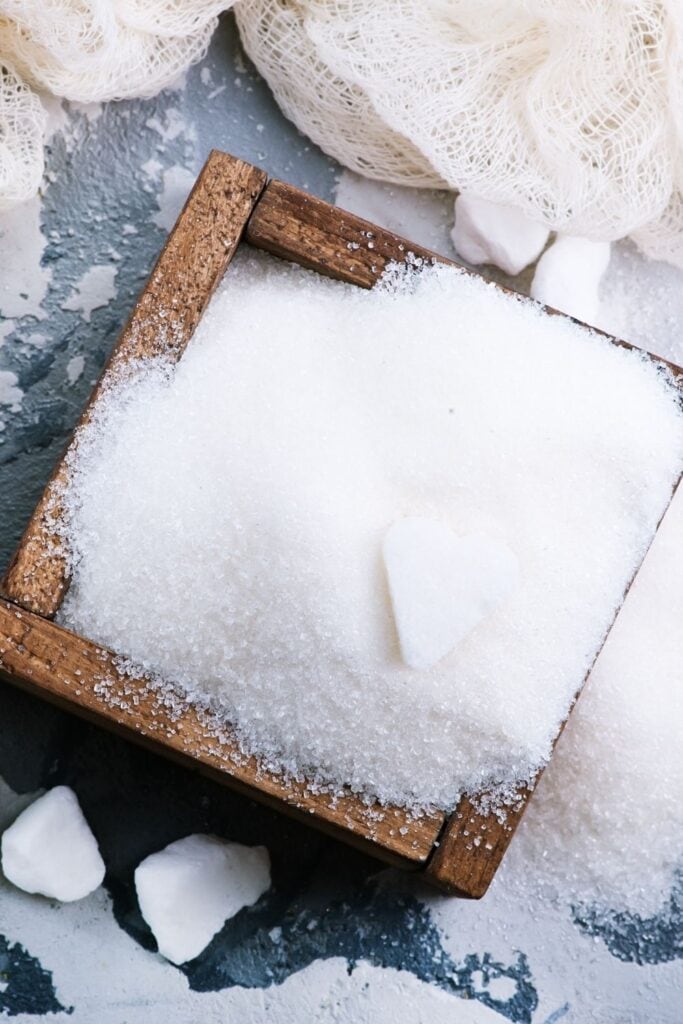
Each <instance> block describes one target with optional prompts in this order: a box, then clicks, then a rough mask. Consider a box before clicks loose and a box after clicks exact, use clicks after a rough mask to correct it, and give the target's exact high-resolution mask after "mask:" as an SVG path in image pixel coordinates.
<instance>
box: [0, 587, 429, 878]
mask: <svg viewBox="0 0 683 1024" xmlns="http://www.w3.org/2000/svg"><path fill="white" fill-rule="evenodd" d="M0 670H2V671H3V672H4V673H6V674H7V676H8V678H9V679H10V680H11V681H12V682H14V683H18V684H20V685H21V686H22V687H23V688H24V689H27V690H29V691H31V692H33V693H36V694H38V695H39V696H41V697H43V698H48V699H49V700H51V701H52V702H53V703H56V704H59V705H60V706H62V707H66V708H68V709H69V710H70V711H73V712H75V713H76V714H78V715H81V716H82V717H85V718H88V719H90V720H92V721H94V722H96V723H98V724H100V725H106V726H108V727H109V728H112V729H115V730H116V731H117V732H119V733H122V734H123V735H124V736H125V737H126V738H127V739H130V740H132V741H133V742H135V743H140V744H143V745H146V746H150V747H152V748H154V749H155V750H157V751H158V752H162V753H164V754H166V756H169V757H172V758H174V759H175V760H179V761H182V762H184V763H185V764H188V765H191V766H193V767H194V768H197V769H199V770H200V771H202V772H204V773H206V774H209V775H211V776H213V777H214V778H217V779H219V780H220V781H221V782H223V783H228V784H229V785H230V786H231V787H232V788H235V789H238V790H241V791H242V792H244V793H247V794H248V795H249V796H251V797H253V798H254V799H257V800H260V801H262V802H265V803H268V804H271V805H275V806H277V807H279V808H280V809H281V810H285V811H287V812H288V813H289V814H291V815H294V816H295V817H298V818H299V819H302V820H304V821H306V822H308V823H309V824H310V823H311V822H312V821H314V822H315V824H316V825H317V826H318V827H321V828H324V829H325V830H326V831H328V832H331V833H333V834H334V835H335V836H337V837H338V838H344V839H345V840H346V841H347V842H352V843H354V845H356V846H360V847H361V848H363V849H365V850H366V851H367V852H371V853H372V854H373V855H374V856H376V857H381V858H382V859H383V860H385V861H388V862H389V863H391V864H394V865H396V866H400V867H403V868H411V867H412V868H417V867H419V866H420V865H421V864H424V863H425V861H426V860H427V857H428V856H429V854H430V853H431V850H432V847H433V845H434V842H435V840H436V837H437V836H438V834H439V830H440V829H441V826H442V824H443V815H442V814H432V815H425V816H423V817H420V818H413V817H411V816H410V815H409V814H408V813H407V812H406V811H405V810H404V809H403V808H400V807H380V806H379V805H377V804H374V805H371V806H367V805H366V804H364V803H363V802H362V801H361V800H359V799H358V797H356V796H354V795H353V794H351V793H349V794H348V795H344V796H341V797H336V798H335V797H332V796H330V795H328V794H324V793H316V792H313V791H312V789H311V788H310V787H309V786H307V785H306V784H305V783H301V782H295V781H291V780H289V779H286V778H283V777H282V776H281V775H278V774H274V773H272V772H269V771H267V770H265V769H263V768H261V767H259V765H258V763H257V761H256V760H255V758H253V757H246V756H245V755H244V754H242V753H241V751H240V749H239V746H238V744H237V741H236V740H235V738H234V736H233V735H232V733H231V731H230V729H229V728H227V729H226V726H225V724H224V723H219V722H217V721H216V720H214V719H212V718H211V717H210V716H209V715H206V714H202V713H200V712H199V711H198V710H197V709H196V708H194V707H193V706H192V705H189V704H182V702H180V701H179V700H178V701H174V702H170V701H169V700H168V699H167V698H165V697H164V696H163V695H160V693H159V691H158V690H155V689H154V687H152V686H151V685H150V683H149V681H148V680H145V679H144V678H131V677H130V676H128V675H125V674H124V673H123V672H122V671H121V670H120V669H119V668H118V667H117V658H116V656H115V655H114V654H112V653H111V652H110V651H108V650H106V649H105V648H103V647H100V646H98V645H97V644H94V643H92V642H91V641H89V640H84V639H83V638H82V637H79V636H76V635H75V634H74V633H71V632H69V630H66V629H63V628H62V627H61V626H58V625H57V624H56V623H54V622H50V620H49V619H46V618H43V617H42V616H40V615H36V614H35V613H34V612H30V611H27V610H26V609H25V608H21V607H20V606H18V605H15V604H12V603H11V602H9V601H4V600H0Z"/></svg>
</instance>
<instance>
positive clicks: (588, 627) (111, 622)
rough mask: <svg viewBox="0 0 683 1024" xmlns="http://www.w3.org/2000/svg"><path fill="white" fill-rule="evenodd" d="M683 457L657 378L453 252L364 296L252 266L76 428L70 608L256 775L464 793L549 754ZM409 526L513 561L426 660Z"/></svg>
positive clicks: (682, 439) (446, 797)
mask: <svg viewBox="0 0 683 1024" xmlns="http://www.w3.org/2000/svg"><path fill="white" fill-rule="evenodd" d="M682 455H683V429H682V417H681V412H680V407H679V402H678V396H677V394H676V393H675V391H674V389H673V388H672V386H671V384H670V382H669V381H668V380H667V378H666V376H665V374H663V373H662V372H661V371H660V370H659V369H658V368H657V367H656V366H655V364H653V362H652V361H650V360H648V359H646V358H644V357H640V356H639V355H637V354H635V353H632V352H629V351H626V350H623V349H619V348H616V347H615V346H612V345H611V344H609V343H608V342H607V341H605V340H604V339H602V338H600V337H599V336H596V335H594V334H591V332H589V331H587V330H585V329H583V328H580V327H578V326H576V325H574V324H572V323H570V322H569V321H566V320H564V319H562V318H558V317H554V318H548V317H547V316H546V315H544V314H543V313H542V312H541V311H540V310H539V309H538V308H537V307H536V306H535V305H534V304H533V303H529V302H526V301H522V300H516V299H513V298H510V297H508V296H506V295H504V294H502V293H500V292H499V291H498V290H496V289H494V288H493V287H492V286H490V285H487V284H486V283H484V282H482V281H481V280H480V279H478V278H473V277H471V276H469V275H466V274H464V273H461V272H459V271H457V270H453V269H445V268H425V269H424V270H423V272H422V273H421V274H419V275H412V276H410V275H409V276H408V277H406V276H405V275H404V274H401V273H400V272H398V271H394V272H393V273H392V274H390V275H388V278H387V281H386V283H384V284H383V285H382V286H381V287H380V289H378V290H376V291H374V292H370V293H368V292H364V291H361V290H359V289H354V288H352V287H351V286H345V285H342V284H339V283H335V282H330V281H326V280H323V279H321V278H319V277H318V276H316V275H313V274H310V273H308V272H306V271H303V270H300V269H296V268H291V267H288V266H287V265H283V264H279V263H277V262H276V261H269V260H265V259H258V258H256V257H254V256H247V257H245V258H243V259H242V260H240V261H238V262H237V263H236V264H235V265H233V268H231V270H230V272H229V274H228V275H227V276H226V279H225V282H224V284H223V285H222V286H221V288H220V289H219V291H218V293H217V295H216V296H215V298H214V299H213V301H212V303H211V306H210V308H209V310H208V311H207V314H206V315H205V317H204V319H203V321H202V323H201V324H200V327H199V329H198V331H197V334H196V336H195V338H194V339H193V341H192V342H191V344H190V346H189V347H188V350H187V352H186V354H185V356H184V357H183V359H182V361H181V362H180V364H179V365H178V366H177V367H176V368H175V369H173V370H171V369H170V368H167V367H164V366H163V365H156V366H154V365H153V366H150V367H147V368H146V369H145V371H144V372H142V373H141V375H140V377H139V379H138V380H137V381H136V382H134V383H128V384H126V385H122V386H121V387H120V388H114V389H113V390H112V391H111V392H110V393H109V394H108V396H107V397H106V399H105V401H104V402H103V403H102V404H101V406H100V408H99V410H98V412H97V414H96V415H95V417H94V419H93V421H92V424H91V426H90V427H89V428H87V429H86V430H85V431H84V432H82V433H81V435H80V439H79V449H78V456H77V457H76V459H75V460H74V462H73V465H72V475H71V483H70V486H69V488H68V491H67V494H66V495H65V500H66V506H67V512H68V516H67V526H68V530H67V534H68V537H67V539H68V542H69V544H70V547H71V556H70V557H71V567H72V573H73V582H72V585H71V588H70V590H69V593H68V595H67V599H66V601H65V603H64V606H63V609H62V611H61V613H60V617H61V621H62V622H64V623H65V624H67V625H69V626H70V627H71V628H74V629H76V630H77V631H79V632H82V633H84V634H85V635H88V636H91V637H93V638H95V639H96V640H97V641H98V642H101V643H103V644H106V645H108V646H110V647H112V648H113V649H115V650H118V651H120V652H122V653H125V654H127V655H129V656H130V657H131V658H132V659H134V660H135V661H136V662H138V663H140V664H141V665H142V667H143V668H144V669H146V670H148V671H150V672H153V673H158V674H160V675H161V676H162V677H165V678H166V679H167V680H168V681H169V682H170V683H173V684H174V685H177V686H179V687H180V688H182V689H184V690H185V692H186V693H188V695H189V697H190V698H191V699H192V697H193V695H196V696H197V697H198V699H200V700H201V701H204V702H206V701H213V702H214V704H215V707H216V709H217V711H218V713H220V714H223V715H224V716H225V717H226V718H227V719H228V720H230V721H232V722H234V723H235V724H236V726H237V729H238V732H239V735H240V738H241V740H242V743H243V745H244V747H245V749H249V750H253V751H256V752H257V753H258V754H259V755H260V756H261V757H262V759H263V760H264V762H265V763H266V764H271V765H273V766H277V767H283V768H285V769H287V770H290V771H292V772H293V773H294V774H296V775H297V776H299V777H300V776H301V775H306V776H307V777H308V778H309V779H310V780H311V782H312V783H315V784H329V785H333V786H337V787H340V786H341V785H342V784H344V783H348V784H350V785H351V786H352V787H353V788H354V789H356V790H358V791H360V792H362V793H364V794H367V795H372V796H378V797H379V798H380V799H382V800H385V801H397V802H400V803H402V804H407V805H409V806H412V807H415V808H418V807H422V806H425V805H430V804H435V805H438V806H441V807H449V806H452V804H453V803H454V802H455V801H456V800H457V798H458V795H459V794H460V793H461V792H463V791H468V792H477V791H479V790H481V789H483V788H485V787H487V786H489V785H493V784H503V786H504V787H505V786H506V787H508V789H510V788H512V787H513V786H514V785H515V784H516V783H517V782H519V781H521V780H524V779H526V778H528V777H529V776H530V775H531V774H533V772H534V771H535V770H536V769H537V768H538V766H539V765H541V764H543V763H544V762H545V761H546V760H547V758H548V755H549V752H550V749H551V743H552V739H553V737H554V735H555V733H556V731H557V729H558V727H559V724H560V722H561V721H562V719H563V718H564V716H565V714H566V712H567V709H568V706H569V704H570V702H571V699H572V697H573V695H574V693H575V691H576V689H577V688H578V686H579V685H580V684H581V682H582V680H583V677H584V675H585V673H586V671H587V670H588V668H589V667H590V665H591V663H592V660H593V658H594V655H595V653H596V651H597V649H598V647H599V645H600V643H601V641H602V638H603V636H604V634H605V632H606V630H607V629H608V627H609V625H610V623H611V620H612V618H613V615H614V613H615V612H616V610H617V608H618V606H619V604H620V602H621V598H622V594H623V591H624V588H625V586H626V585H627V584H628V582H629V580H630V578H631V575H632V573H633V572H634V570H635V569H636V567H637V565H638V564H639V562H640V560H641V558H642V557H643V555H644V553H645V551H646V549H647V546H648V544H649V542H650V540H651V538H652V535H653V532H654V529H655V527H656V524H657V522H658V520H659V518H660V516H661V514H662V512H663V510H664V508H665V507H666V504H667V502H668V500H669V497H670V493H671V488H672V485H673V484H674V482H675V480H676V479H677V477H678V475H679V473H680V470H681V459H682ZM406 517H424V518H428V519H433V520H437V521H439V522H441V523H443V524H444V525H445V526H446V527H448V529H449V530H451V531H452V532H453V534H454V535H455V536H457V537H463V536H467V535H468V534H471V533H474V532H477V533H480V532H483V533H484V534H485V535H486V536H488V537H490V538H493V539H494V540H497V541H499V542H500V543H501V544H504V545H505V546H506V547H507V548H509V550H510V551H511V552H512V553H513V554H514V556H515V558H516V559H517V562H518V564H519V573H520V582H519V585H518V586H517V588H516V589H515V591H514V593H513V594H511V595H510V597H509V599H508V600H507V601H505V602H504V603H503V604H501V605H500V606H499V607H498V608H496V609H495V610H493V611H492V612H491V614H489V615H487V616H486V617H485V618H484V619H483V620H482V621H481V622H480V623H479V624H478V625H477V626H476V628H474V629H473V630H472V631H471V633H470V634H469V635H467V636H466V637H464V639H462V641H461V642H460V643H458V644H457V645H456V646H455V648H454V649H453V650H452V651H450V652H449V653H448V654H447V655H446V656H445V657H444V658H442V659H441V660H440V661H439V662H438V663H437V664H436V665H433V666H432V667H431V668H428V669H425V670H422V671H417V670H414V669H411V668H409V667H407V666H406V665H405V664H404V662H403V660H402V658H401V655H400V648H399V643H398V636H397V631H396V625H395V621H394V617H393V614H392V608H391V602H390V600H389V593H388V588H387V581H386V575H385V571H384V566H383V563H382V553H381V552H382V542H383V538H384V537H385V535H386V532H387V530H388V529H389V528H390V526H391V525H392V523H395V522H397V521H398V520H400V519H401V518H406Z"/></svg>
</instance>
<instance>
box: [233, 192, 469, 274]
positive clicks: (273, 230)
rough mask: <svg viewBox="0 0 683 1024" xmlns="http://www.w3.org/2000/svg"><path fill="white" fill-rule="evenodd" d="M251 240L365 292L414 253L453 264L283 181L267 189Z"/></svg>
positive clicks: (255, 216)
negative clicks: (386, 270) (388, 266)
mask: <svg viewBox="0 0 683 1024" xmlns="http://www.w3.org/2000/svg"><path fill="white" fill-rule="evenodd" d="M245 239H246V241H247V242H248V243H249V244H250V245H253V246H254V247H255V248H257V249H264V250H265V251H266V252H269V253H272V254H273V255H274V256H280V257H281V258H282V259H286V260H291V261H292V262H294V263H299V264H300V265H301V266H303V267H308V268H309V270H316V271H317V272H318V273H319V274H325V276H327V277H333V278H335V279H336V280H339V281H346V282H348V283H349V284H357V285H359V286H360V287H361V288H372V286H373V285H374V284H376V283H377V281H378V279H379V277H380V276H381V275H382V272H383V270H384V268H385V266H386V264H387V263H390V262H392V261H395V262H397V263H400V262H402V261H403V260H405V258H406V256H407V255H408V254H409V253H412V254H414V255H415V256H418V257H420V258H422V259H429V260H438V261H439V263H449V264H452V263H453V261H452V260H449V259H446V257H445V256H439V255H438V254H437V253H434V252H432V251H431V250H430V249H425V248H424V247H423V246H421V245H415V244H414V243H413V242H409V241H407V239H405V238H401V237H400V235H395V234H394V233H393V232H391V231H386V230H385V229H384V228H380V227H378V226H377V225H376V224H371V223H370V221H367V220H363V219H362V217H357V216H356V215H355V214H353V213H347V212H346V211H345V210H340V209H339V208H338V207H337V206H332V205H331V204H330V203H326V202H324V200H322V199H317V198H316V197H315V196H311V195H309V194H308V193H307V192H302V191H301V189H298V188H294V186H293V185H286V184H284V183H283V182H281V181H271V182H269V183H268V185H267V186H266V188H265V190H264V192H263V195H262V196H261V198H260V200H259V202H258V205H257V207H256V209H255V210H254V213H253V215H252V217H251V219H250V221H249V224H248V225H247V230H246V234H245Z"/></svg>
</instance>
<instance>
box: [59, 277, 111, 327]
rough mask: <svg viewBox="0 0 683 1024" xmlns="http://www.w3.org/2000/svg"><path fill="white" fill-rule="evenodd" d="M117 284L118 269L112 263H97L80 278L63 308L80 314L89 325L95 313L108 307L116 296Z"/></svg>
mask: <svg viewBox="0 0 683 1024" xmlns="http://www.w3.org/2000/svg"><path fill="white" fill-rule="evenodd" d="M115 282H116V267H114V266H112V265H111V264H110V263H101V264H98V263H96V264H95V265H94V266H93V267H90V268H89V269H88V270H86V271H85V273H84V274H83V275H82V276H81V277H80V278H79V280H78V281H77V282H76V285H75V288H74V290H73V291H72V293H71V295H70V296H69V297H68V299H66V300H65V301H64V302H63V303H62V306H61V308H62V309H68V310H74V311H75V312H79V313H80V314H81V316H82V317H83V319H84V320H85V322H86V323H89V322H90V317H91V314H92V313H93V311H94V310H96V309H101V308H102V306H106V305H108V304H109V303H110V302H111V300H112V299H113V298H114V296H115V295H116V283H115Z"/></svg>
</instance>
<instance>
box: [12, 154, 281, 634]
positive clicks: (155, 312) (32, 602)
mask: <svg viewBox="0 0 683 1024" xmlns="http://www.w3.org/2000/svg"><path fill="white" fill-rule="evenodd" d="M266 181H267V177H266V175H265V174H264V173H263V171H261V170H259V169H258V168H256V167H252V166H251V165H250V164H246V163H243V162H242V161H241V160H237V159H235V157H231V156H228V155H227V154H225V153H219V152H216V151H214V152H213V153H211V155H210V157H209V159H208V160H207V162H206V164H205V165H204V168H203V170H202V172H201V174H200V175H199V178H198V179H197V183H196V184H195V186H194V188H193V189H192V192H191V193H190V196H189V197H188V200H187V202H186V204H185V207H184V209H183V211H182V213H181V214H180V216H179V218H178V220H177V222H176V225H175V227H174V229H173V231H172V232H171V234H170V235H169V236H168V239H167V241H166V244H165V246H164V248H163V250H162V252H161V255H160V256H159V259H158V260H157V263H156V265H155V267H154V269H153V270H152V272H151V274H150V277H149V280H148V282H147V284H146V286H145V289H144V291H143V292H142V294H141V296H140V298H139V299H138V301H137V303H136V305H135V307H134V309H133V312H132V313H131V315H130V318H129V320H128V322H127V324H126V326H125V327H124V329H123V331H122V333H121V335H120V337H119V340H118V343H117V345H116V347H115V348H114V351H113V352H112V355H111V357H110V359H109V362H108V364H107V366H106V368H105V370H104V371H103V373H102V376H101V377H100V379H99V382H98V384H97V387H96V388H95V390H94V391H93V393H92V395H91V398H90V401H89V403H88V405H87V406H86V409H85V411H84V413H83V415H82V417H81V420H80V421H79V424H78V426H77V428H76V430H78V427H79V426H81V425H83V424H84V423H85V422H87V420H88V418H89V416H90V412H91V410H92V408H93V405H94V403H95V402H96V401H97V399H98V397H99V395H100V393H101V392H102V389H103V388H104V387H106V386H107V384H109V382H110V381H111V380H112V379H113V378H114V377H115V375H116V373H117V372H118V371H119V370H120V368H121V367H122V366H123V365H125V364H127V363H130V362H131V361H133V360H136V359H143V358H144V359H151V358H155V357H157V356H164V357H165V358H166V359H170V360H173V361H176V360H178V359H179V358H180V356H181V355H182V353H183V352H184V350H185V346H186V345H187V343H188V341H189V340H190V338H191V337H192V334H193V333H194V330H195V328H196V326H197V324H198V323H199V319H200V317H201V315H202V313H203V311H204V308H205V307H206V304H207V303H208V301H209V299H210V298H211V295H212V293H213V290H214V288H215V287H216V285H217V283H218V282H219V281H220V279H221V277H222V276H223V273H224V272H225V269H226V267H227V266H228V264H229V263H230V260H231V259H232V257H233V255H234V253H235V250H236V248H237V245H238V243H239V241H240V238H241V237H242V233H243V231H244V227H245V225H246V222H247V220H248V218H249V215H250V213H251V211H252V209H253V207H254V205H255V203H256V201H257V199H258V197H259V195H260V194H261V191H262V190H263V188H264V186H265V184H266ZM71 444H73V439H72V441H71ZM65 478H66V467H65V463H64V460H63V459H62V460H61V461H60V462H59V463H58V465H57V467H56V469H55V472H54V473H53V475H52V477H51V479H50V481H49V482H48V485H47V487H46V489H45V491H44V493H43V496H42V497H41V499H40V502H39V503H38V506H37V507H36V509H35V511H34V513H33V515H32V516H31V519H30V520H29V523H28V526H27V528H26V530H25V531H24V535H23V537H22V539H21V542H20V544H19V547H18V549H17V552H16V554H15V556H14V558H13V560H12V562H11V563H10V566H9V568H8V570H7V573H6V575H5V578H4V579H3V581H2V584H1V589H2V592H3V593H4V594H5V595H6V596H7V597H9V598H10V599H11V600H13V601H16V602H17V603H18V604H21V605H23V607H25V608H28V609H31V610H32V611H35V612H38V613H39V614H41V615H46V616H50V617H51V616H53V615H54V614H55V612H56V611H57V609H58V608H59V606H60V604H61V602H62V599H63V597H64V594H65V592H66V589H67V587H68V578H67V570H66V564H65V560H64V557H63V555H62V554H61V545H60V540H59V537H58V536H57V534H56V533H55V525H56V523H57V522H58V521H59V517H60V512H61V510H60V499H59V492H60V488H61V485H62V484H63V483H64V480H65Z"/></svg>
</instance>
